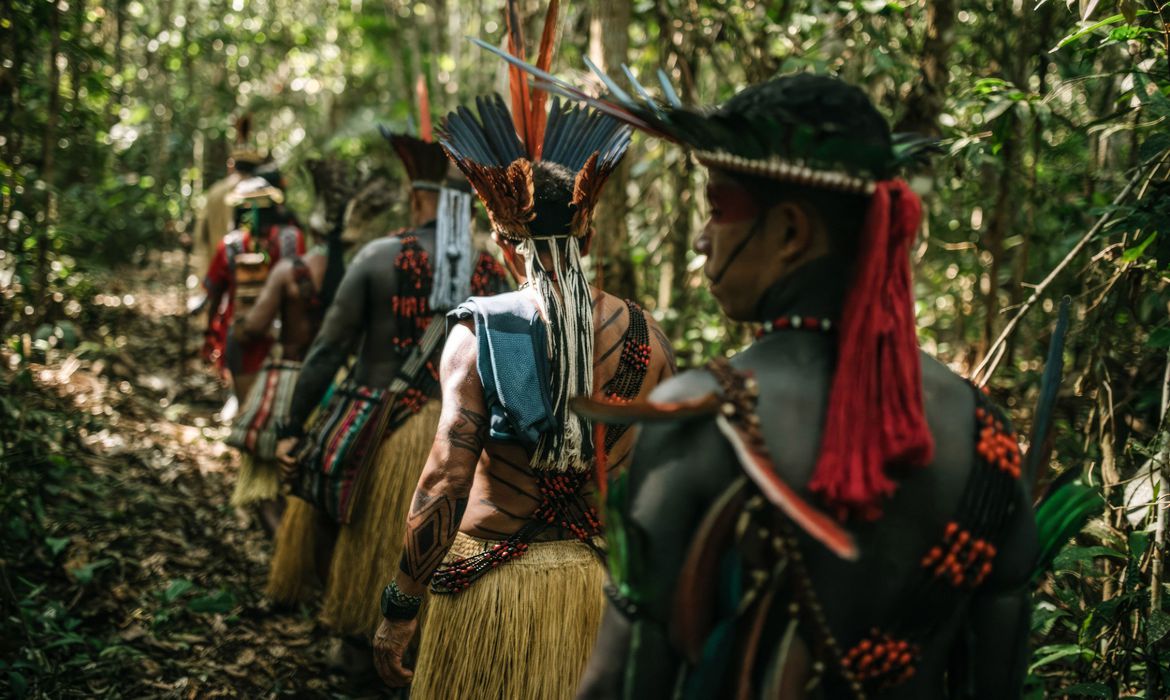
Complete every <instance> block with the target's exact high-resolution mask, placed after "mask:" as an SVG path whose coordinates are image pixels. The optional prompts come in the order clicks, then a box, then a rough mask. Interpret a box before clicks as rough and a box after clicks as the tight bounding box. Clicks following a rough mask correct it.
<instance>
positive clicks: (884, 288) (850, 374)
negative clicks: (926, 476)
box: [809, 180, 934, 519]
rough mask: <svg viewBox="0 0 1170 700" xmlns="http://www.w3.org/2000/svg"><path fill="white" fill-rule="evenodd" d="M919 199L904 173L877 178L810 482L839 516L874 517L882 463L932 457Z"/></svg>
mask: <svg viewBox="0 0 1170 700" xmlns="http://www.w3.org/2000/svg"><path fill="white" fill-rule="evenodd" d="M921 218H922V204H921V203H920V202H919V200H918V197H917V196H916V195H915V194H914V193H913V192H912V191H911V190H910V188H909V187H908V186H907V185H906V183H905V182H903V181H902V180H883V181H880V182H878V183H877V186H876V189H875V191H874V194H873V197H872V199H871V200H870V204H869V211H868V213H867V215H866V219H865V227H864V229H863V230H862V232H861V240H860V241H859V245H858V249H857V261H858V262H857V265H858V267H857V271H856V273H855V279H854V283H853V287H852V289H851V290H850V292H849V296H848V298H847V299H846V301H845V309H844V312H843V314H842V318H841V323H840V325H839V328H840V332H839V340H838V353H837V369H836V372H835V373H834V375H833V382H832V388H831V389H830V393H829V408H828V414H827V416H826V418H825V429H824V433H823V436H822V440H821V451H820V457H819V459H818V460H817V465H816V469H815V471H814V472H813V477H812V481H811V482H810V483H809V488H810V489H811V490H812V491H813V492H814V493H816V494H818V495H820V496H821V497H822V498H823V499H824V500H825V502H826V503H827V504H828V505H829V506H831V507H835V508H836V509H837V511H838V513H839V514H840V515H842V516H844V515H850V514H852V515H859V516H861V517H863V518H866V519H874V518H877V517H879V516H880V514H881V510H880V506H879V502H880V501H881V499H883V498H885V497H888V496H890V495H891V494H893V492H894V490H895V488H896V485H895V483H894V481H893V480H892V479H891V478H890V476H889V474H888V473H887V470H888V469H889V468H890V467H894V466H905V467H922V466H926V465H927V464H929V463H930V461H931V460H932V459H933V457H934V439H933V437H932V436H931V434H930V429H929V426H928V425H927V423H926V413H925V410H924V407H923V397H922V365H921V362H920V359H919V354H918V336H917V332H916V328H915V323H914V296H913V289H912V286H911V279H910V245H911V243H912V242H913V240H914V234H915V232H916V231H917V229H918V223H919V220H920V219H921Z"/></svg>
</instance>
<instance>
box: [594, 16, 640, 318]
mask: <svg viewBox="0 0 1170 700" xmlns="http://www.w3.org/2000/svg"><path fill="white" fill-rule="evenodd" d="M629 26H630V3H629V2H628V0H597V2H596V3H594V5H593V14H592V17H591V18H590V22H589V56H590V58H591V59H593V62H594V63H596V64H597V65H598V67H600V68H601V69H602V70H603V71H605V72H606V73H608V74H611V75H612V74H614V73H615V72H617V71H619V70H620V66H621V65H622V64H623V63H626V62H627V60H628V57H627V55H628V54H629V50H630V34H629ZM629 181H630V165H629V159H626V160H625V161H623V162H622V164H621V165H620V166H619V167H618V168H617V170H615V171H614V172H613V174H612V175H610V177H609V183H608V184H607V185H606V188H605V190H604V191H603V192H602V194H601V201H600V202H599V203H598V206H597V211H596V213H595V214H594V215H593V226H594V228H595V229H596V230H597V235H596V237H595V239H594V241H593V252H594V255H593V259H594V261H595V265H596V269H597V281H596V283H597V284H598V285H599V286H602V287H603V288H604V289H605V290H606V291H607V292H609V293H611V294H614V295H616V296H619V297H623V298H631V299H632V298H636V296H637V291H638V289H637V278H636V277H635V271H634V264H633V261H631V260H630V253H629V250H630V241H629V238H630V231H629V226H628V224H627V223H626V213H627V212H628V211H629V202H628V201H627V197H626V185H627V184H628V183H629Z"/></svg>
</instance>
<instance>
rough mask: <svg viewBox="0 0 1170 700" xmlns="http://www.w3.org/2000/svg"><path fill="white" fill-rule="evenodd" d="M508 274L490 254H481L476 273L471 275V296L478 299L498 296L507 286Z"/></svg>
mask: <svg viewBox="0 0 1170 700" xmlns="http://www.w3.org/2000/svg"><path fill="white" fill-rule="evenodd" d="M507 274H508V273H507V272H505V271H504V267H503V265H500V263H498V262H496V259H495V258H493V257H492V256H491V254H490V253H487V252H481V253H480V254H479V260H477V261H476V263H475V271H474V272H472V273H471V294H472V296H477V297H486V296H491V295H492V294H496V293H497V292H499V291H500V290H502V289H504V288H505V287H506V285H507V282H506V279H507Z"/></svg>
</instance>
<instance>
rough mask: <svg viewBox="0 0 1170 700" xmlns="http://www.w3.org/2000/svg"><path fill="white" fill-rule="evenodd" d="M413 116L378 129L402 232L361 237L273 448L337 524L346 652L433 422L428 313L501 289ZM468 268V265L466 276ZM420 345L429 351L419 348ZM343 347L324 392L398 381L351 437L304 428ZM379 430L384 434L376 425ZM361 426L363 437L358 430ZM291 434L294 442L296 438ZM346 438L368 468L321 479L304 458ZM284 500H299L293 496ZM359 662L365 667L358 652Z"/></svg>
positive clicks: (371, 596)
mask: <svg viewBox="0 0 1170 700" xmlns="http://www.w3.org/2000/svg"><path fill="white" fill-rule="evenodd" d="M424 124H425V125H426V127H425V129H424V132H423V136H424V138H415V137H413V136H408V135H405V134H391V133H389V132H385V131H384V132H383V135H384V136H386V138H387V139H388V141H389V142H390V145H391V147H392V148H393V149H394V150H395V152H396V153H397V155H398V156H399V157H400V158H401V159H402V162H403V164H404V166H405V169H406V172H407V175H408V176H409V177H410V180H411V192H410V216H411V223H412V224H413V226H414V228H413V229H411V230H408V231H400V232H398V233H397V234H395V235H393V236H389V237H384V238H382V239H380V240H377V241H374V242H372V243H370V244H368V245H366V246H365V247H364V248H362V250H361V251H360V252H359V253H358V255H357V257H356V258H355V259H354V261H353V263H352V264H351V265H350V267H349V268H348V269H347V270H346V272H345V277H344V279H343V280H342V282H341V286H340V288H339V289H338V291H337V295H336V297H335V299H334V302H333V304H332V305H331V306H330V307H329V310H328V311H327V313H326V315H325V321H324V324H323V326H322V328H321V332H320V334H319V335H318V336H317V338H316V340H315V341H314V342H313V344H312V347H311V348H310V349H309V354H308V357H307V358H306V360H305V364H304V366H303V367H302V369H301V374H300V378H299V379H298V381H297V386H296V390H295V392H294V394H293V402H292V406H291V408H290V410H289V419H288V423H287V424H286V425H285V426H284V428H283V429H282V432H283V437H285V440H283V441H282V445H281V448H279V450H278V451H279V453H280V454H282V455H285V456H284V461H285V463H286V464H289V465H292V464H293V463H294V462H295V461H296V460H294V459H293V455H294V454H298V455H300V457H301V460H300V461H301V464H300V465H299V467H298V469H297V471H298V473H297V474H296V476H297V480H298V484H299V485H300V486H298V487H297V488H296V489H295V490H296V491H297V493H298V494H299V495H302V496H305V497H306V498H308V499H309V500H311V501H312V502H313V504H314V505H316V506H317V507H318V509H319V510H320V511H323V512H322V513H318V515H319V516H321V517H326V516H328V517H329V518H331V519H332V520H333V521H334V522H336V523H339V524H341V525H342V527H340V531H339V534H338V536H337V542H336V547H335V550H334V553H333V558H332V563H331V566H330V574H329V576H328V581H327V588H326V593H325V602H324V609H323V611H322V618H323V620H324V621H325V623H326V624H327V625H328V626H329V627H331V628H332V629H333V630H334V631H335V632H337V633H338V634H340V635H342V636H343V637H344V638H346V641H347V642H348V643H349V645H348V648H347V651H354V650H355V646H356V647H357V648H361V647H366V648H368V640H369V637H370V635H372V634H373V632H374V630H375V628H376V627H377V624H378V620H379V619H380V615H379V613H378V609H379V608H378V604H379V599H380V594H381V588H382V580H381V579H382V576H383V573H382V572H384V571H385V570H386V569H387V568H389V567H391V566H393V565H394V563H395V562H396V561H397V557H398V553H399V551H400V546H401V542H402V529H401V528H402V523H403V521H404V519H405V517H406V511H407V509H408V507H409V503H410V495H411V493H412V491H413V488H414V485H415V483H416V482H417V481H418V474H419V472H420V471H421V470H422V465H423V463H424V462H425V461H426V450H427V447H428V446H429V444H430V440H431V438H432V437H433V436H434V431H435V426H436V424H437V422H438V414H439V406H438V404H437V402H435V401H431V400H430V399H432V398H434V397H436V396H437V394H438V391H437V388H438V387H437V383H436V381H435V379H434V375H433V374H432V372H433V369H432V368H433V366H434V365H435V364H436V363H437V361H438V352H440V348H441V345H442V335H441V333H438V335H435V334H434V333H432V334H431V335H428V334H427V332H426V331H427V329H428V328H429V327H430V326H431V321H432V320H433V317H434V314H435V313H436V312H444V311H446V310H448V309H450V308H451V307H453V306H455V305H456V304H458V303H459V301H460V300H462V299H463V298H465V296H466V294H467V293H469V292H470V290H472V289H473V288H474V289H477V290H479V291H478V293H484V294H492V293H495V292H496V291H500V290H502V289H503V288H505V287H506V280H505V279H504V275H505V273H504V271H503V269H502V268H501V267H500V266H499V264H498V263H495V261H494V259H492V258H491V256H490V255H487V253H482V254H481V255H480V256H479V257H478V258H477V257H476V256H475V255H474V252H473V250H472V247H471V234H470V222H471V213H470V195H469V194H468V193H465V192H461V191H459V189H458V185H457V183H455V182H453V181H448V180H447V177H446V175H447V171H448V168H449V166H450V164H449V162H448V161H447V159H446V155H445V154H444V153H443V150H442V148H441V147H440V146H439V145H438V144H437V143H432V142H431V141H430V140H429V133H428V132H429V119H425V120H424ZM436 251H441V252H442V254H441V255H440V254H438V253H437V252H436ZM485 257H486V259H485ZM432 260H433V261H435V262H434V263H433V264H432V262H431V261H432ZM474 272H479V273H480V275H479V276H478V277H477V278H475V279H473V273H474ZM452 290H454V293H460V290H462V292H461V293H462V296H460V297H459V298H457V299H456V298H454V297H453V296H452V294H453V291H452ZM441 322H442V321H441V319H440V320H439V321H438V323H439V324H441ZM441 330H442V325H436V326H435V331H436V332H438V331H441ZM359 343H360V344H359ZM426 345H430V346H431V347H429V349H427V350H424V349H423V348H424V346H426ZM355 348H356V351H357V361H356V363H355V364H354V366H353V369H352V371H351V373H350V377H349V379H348V380H347V383H346V384H343V385H341V386H338V387H337V388H335V389H334V391H333V395H334V397H339V396H342V395H344V396H353V397H355V398H354V399H353V405H356V404H357V403H358V402H359V401H362V400H365V399H368V398H369V397H372V396H376V397H379V399H378V400H377V401H371V403H378V402H379V401H381V400H382V399H381V398H380V397H381V396H382V395H383V394H384V393H386V392H387V389H388V388H390V389H392V388H393V387H394V386H395V385H396V382H397V381H404V382H405V384H406V385H407V387H406V388H405V389H403V390H401V391H398V390H395V391H394V396H393V397H387V398H386V399H385V400H386V401H387V402H389V403H388V405H386V406H383V408H382V410H384V411H387V412H388V413H387V414H385V415H386V416H388V419H387V421H386V422H384V423H383V424H382V425H377V424H376V423H377V421H376V420H374V419H368V420H367V421H366V422H365V423H364V424H363V427H362V429H361V430H358V431H357V432H358V433H359V434H358V435H357V436H353V435H351V433H352V432H353V430H351V427H352V422H351V421H349V420H340V419H339V420H332V419H331V418H327V419H326V420H321V417H320V416H318V420H317V421H316V422H315V423H314V425H315V426H318V429H317V432H310V433H309V434H307V435H306V433H305V423H306V421H307V419H308V418H309V414H310V413H311V412H312V411H313V410H314V408H316V407H317V406H318V404H319V403H320V402H321V399H322V397H323V396H324V395H325V393H326V391H327V390H328V389H329V388H330V385H331V384H332V382H333V380H334V377H335V375H337V372H338V370H339V369H340V368H341V366H342V363H343V362H344V361H345V360H346V358H347V357H348V356H349V354H350V352H351V351H353V350H354V349H355ZM338 400H340V399H338ZM322 411H324V409H322ZM345 411H350V409H349V408H348V407H345V406H342V407H341V408H340V409H339V412H338V413H336V414H333V413H330V415H336V416H343V415H349V416H353V415H359V414H356V413H354V412H352V411H351V412H350V413H345ZM360 415H362V416H367V415H369V414H367V413H360ZM383 426H384V433H383V432H380V431H382V430H383ZM367 430H368V431H369V433H372V434H371V435H368V436H367V435H364V434H363V433H364V431H367ZM327 431H332V432H327ZM302 438H305V439H303V440H302ZM298 441H300V442H303V443H304V444H301V445H299V446H298V445H297V443H298ZM356 442H371V443H372V444H373V445H374V447H373V459H372V460H370V464H369V469H368V471H369V473H368V474H353V473H352V471H353V469H356V465H353V464H342V468H340V469H338V470H337V471H338V472H339V473H333V474H330V475H325V476H322V472H321V471H320V470H318V469H317V467H316V466H315V465H317V464H326V465H328V464H330V463H333V462H334V461H338V462H343V463H344V462H345V458H339V459H336V460H334V458H333V456H331V455H327V454H325V452H328V449H329V448H328V445H334V444H353V443H356ZM314 445H316V446H322V445H325V447H324V448H323V449H321V450H320V451H318V452H316V453H313V454H317V455H319V456H320V459H316V461H313V460H309V459H307V458H306V457H305V455H306V454H309V453H310V452H311V450H313V449H316V448H315V447H312V446H314ZM309 462H311V463H309ZM293 506H295V507H298V508H299V507H300V506H301V504H300V503H299V501H298V500H294V501H293ZM289 539H291V538H289ZM285 541H286V538H285V537H284V536H283V535H282V536H281V537H279V538H278V542H277V554H276V557H277V558H278V559H279V558H280V557H282V556H284V555H283V554H282V551H281V547H282V544H284V543H285ZM274 570H275V565H274ZM362 658H363V659H364V660H365V662H366V663H367V664H368V663H369V656H368V651H366V652H363V653H362ZM345 663H348V661H345Z"/></svg>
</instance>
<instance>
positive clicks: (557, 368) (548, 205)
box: [439, 0, 630, 472]
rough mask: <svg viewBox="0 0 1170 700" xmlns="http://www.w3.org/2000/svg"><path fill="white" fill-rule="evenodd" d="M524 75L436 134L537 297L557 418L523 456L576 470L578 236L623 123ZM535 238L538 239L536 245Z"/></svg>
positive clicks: (547, 47)
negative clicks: (513, 250) (549, 92)
mask: <svg viewBox="0 0 1170 700" xmlns="http://www.w3.org/2000/svg"><path fill="white" fill-rule="evenodd" d="M558 6H559V2H558V1H557V0H552V1H551V2H550V3H549V7H548V12H547V13H546V14H545V19H544V31H543V32H542V34H541V42H540V49H539V54H538V56H537V59H536V65H537V66H539V67H541V69H542V70H547V69H548V68H550V67H551V64H552V56H553V49H554V44H555V39H556V21H557V9H558ZM505 19H506V25H507V46H508V51H509V53H510V55H512V56H514V57H516V58H517V59H519V60H521V61H523V60H524V53H525V48H524V37H523V34H522V32H521V29H520V14H519V11H518V10H517V7H516V2H515V0H509V2H508V4H507V10H506V18H505ZM525 78H526V76H525V74H524V72H523V71H521V70H519V69H518V68H516V67H514V66H513V67H510V68H509V79H510V91H509V92H510V94H511V98H512V108H511V110H509V109H508V107H507V106H506V105H505V104H504V100H503V98H501V97H500V96H499V95H492V96H490V97H479V98H476V100H475V111H476V112H478V115H477V114H476V113H475V112H473V111H472V110H470V109H468V108H466V107H460V108H458V109H457V110H456V111H454V112H452V113H451V114H449V115H447V118H446V119H445V120H444V121H443V124H442V126H441V128H440V130H439V141H440V142H441V143H442V144H443V147H444V148H446V149H447V153H448V154H449V155H450V156H451V160H452V161H454V163H455V164H456V165H457V166H458V167H459V169H460V170H462V171H463V173H464V174H465V175H466V176H467V180H468V181H469V182H470V183H471V186H472V187H473V188H474V189H475V192H476V194H477V195H478V196H479V199H480V201H482V202H483V205H484V208H485V209H487V212H488V218H489V219H491V224H492V228H493V230H495V232H496V233H497V234H499V235H500V236H502V237H503V238H505V239H507V240H509V241H511V242H513V243H516V244H518V246H517V249H518V250H519V251H520V252H521V253H522V254H523V255H524V262H525V267H526V271H527V277H528V281H529V283H530V284H531V285H532V288H533V289H534V290H535V291H536V293H537V294H538V295H539V298H540V302H541V306H542V311H543V316H544V321H545V325H546V330H547V332H546V334H545V336H546V339H547V350H548V355H549V358H550V367H551V371H550V377H549V379H550V384H551V386H550V387H549V394H548V399H549V402H550V404H551V405H552V407H553V414H554V416H555V418H556V421H557V427H556V428H555V429H551V430H548V431H545V432H544V433H542V434H541V436H540V439H539V440H538V442H537V443H536V445H534V446H533V456H532V466H533V468H535V469H537V470H541V471H550V472H565V471H569V472H585V471H588V470H590V469H591V468H592V466H593V451H594V445H593V434H592V430H591V424H590V422H589V421H588V420H587V419H585V418H582V417H581V416H578V415H576V414H574V413H571V412H570V411H569V410H568V401H569V399H571V398H573V397H575V396H588V395H590V394H591V393H592V391H593V332H594V330H593V313H592V303H591V301H592V299H591V293H590V289H589V281H588V279H587V278H586V277H585V272H584V270H583V269H582V266H581V243H580V240H581V239H582V238H584V237H585V235H586V234H587V233H588V232H589V228H590V224H591V222H592V218H593V208H594V206H595V205H596V203H597V200H598V198H599V197H600V193H601V189H602V187H604V185H605V181H606V178H608V177H609V175H610V173H611V172H613V170H614V169H615V168H616V167H617V165H618V163H620V162H621V159H622V157H623V156H624V155H625V152H626V149H627V148H628V147H629V145H630V129H629V127H627V126H624V125H622V124H621V123H620V122H618V121H617V120H615V119H613V118H611V117H609V116H607V115H604V114H602V113H600V112H598V111H596V110H593V109H590V108H587V107H578V106H575V105H569V104H567V103H562V102H561V101H560V100H559V98H554V99H553V100H552V106H551V108H549V107H548V106H547V104H546V100H547V96H546V94H545V93H544V91H542V90H534V89H530V88H529V86H528V83H527V81H526V79H525ZM566 181H567V186H566ZM549 239H557V240H558V242H556V243H549V242H547V241H548V240H549ZM536 240H544V241H546V242H545V243H543V244H541V246H540V247H539V248H538V247H537V244H536Z"/></svg>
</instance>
